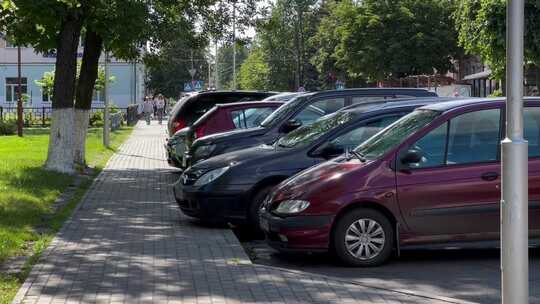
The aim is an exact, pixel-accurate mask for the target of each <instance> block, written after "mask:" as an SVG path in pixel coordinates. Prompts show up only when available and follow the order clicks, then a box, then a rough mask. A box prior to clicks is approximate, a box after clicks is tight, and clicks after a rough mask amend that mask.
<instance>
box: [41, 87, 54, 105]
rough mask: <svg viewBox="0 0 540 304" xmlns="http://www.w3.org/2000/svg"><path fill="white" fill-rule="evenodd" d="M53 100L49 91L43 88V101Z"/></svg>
mask: <svg viewBox="0 0 540 304" xmlns="http://www.w3.org/2000/svg"><path fill="white" fill-rule="evenodd" d="M51 100H52V99H51V96H50V95H49V94H48V93H47V92H45V90H41V101H42V102H43V103H50V102H51Z"/></svg>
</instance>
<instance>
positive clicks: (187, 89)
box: [184, 82, 193, 92]
mask: <svg viewBox="0 0 540 304" xmlns="http://www.w3.org/2000/svg"><path fill="white" fill-rule="evenodd" d="M191 91H193V87H192V86H191V83H190V82H186V83H184V92H191Z"/></svg>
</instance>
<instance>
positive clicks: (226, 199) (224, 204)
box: [173, 179, 251, 225]
mask: <svg viewBox="0 0 540 304" xmlns="http://www.w3.org/2000/svg"><path fill="white" fill-rule="evenodd" d="M202 188H205V187H202ZM202 188H196V187H194V186H187V185H183V183H182V180H181V179H180V180H179V181H177V182H176V183H175V184H174V188H173V192H174V197H175V199H176V202H177V203H178V207H180V210H182V212H183V213H184V214H185V215H187V216H190V217H194V218H198V219H201V220H203V221H208V222H216V223H231V224H237V225H240V224H245V223H246V218H247V203H246V202H247V199H246V198H247V197H248V195H249V190H250V188H251V185H246V186H243V185H240V186H235V185H232V186H229V187H228V188H227V189H219V190H212V189H205V190H202Z"/></svg>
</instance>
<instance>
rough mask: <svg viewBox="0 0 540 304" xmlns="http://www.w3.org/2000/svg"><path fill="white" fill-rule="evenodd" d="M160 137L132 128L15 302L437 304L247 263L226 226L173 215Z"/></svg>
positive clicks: (160, 129)
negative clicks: (214, 226) (222, 226)
mask: <svg viewBox="0 0 540 304" xmlns="http://www.w3.org/2000/svg"><path fill="white" fill-rule="evenodd" d="M164 140H165V132H164V126H158V125H157V124H156V122H153V125H151V126H146V125H145V124H139V125H138V126H137V127H136V129H135V131H134V133H133V135H132V136H131V137H130V139H129V140H128V141H127V142H126V143H125V144H124V145H123V146H122V148H121V149H120V151H119V152H118V153H117V154H116V155H115V156H113V157H112V159H111V161H110V162H109V164H108V166H107V168H106V169H105V170H104V171H103V172H102V173H101V174H100V176H99V177H98V178H97V179H96V181H95V183H94V184H93V186H92V187H91V189H90V190H89V192H88V193H87V195H86V197H85V198H84V199H83V201H82V202H81V204H80V205H79V207H78V209H77V210H76V211H75V212H74V214H73V217H72V218H71V219H70V220H69V221H67V222H66V224H65V225H64V227H63V229H62V230H61V231H60V233H59V234H58V236H57V237H56V238H55V239H54V241H53V242H52V243H51V245H50V246H49V248H48V249H47V250H46V251H45V253H44V255H43V257H42V258H41V259H40V261H39V263H38V264H37V265H36V266H35V267H34V269H33V270H32V272H31V274H30V276H29V277H28V279H27V280H26V282H25V283H24V285H23V286H22V288H21V289H20V290H19V293H18V294H17V296H16V298H15V300H14V303H198V304H203V303H208V304H220V303H445V301H438V300H435V299H432V298H428V297H420V296H415V295H410V294H406V293H402V292H395V291H390V290H383V289H376V288H369V287H365V286H359V285H353V284H348V283H344V282H340V281H336V280H333V279H330V278H328V277H323V276H317V275H311V274H303V273H292V272H288V271H281V270H279V269H275V268H270V267H265V266H256V265H253V264H251V262H250V261H249V259H248V257H247V256H246V254H245V252H244V251H243V249H242V247H241V245H240V243H239V242H238V240H237V239H236V237H235V236H234V234H233V233H232V232H231V231H230V230H229V229H218V228H208V227H204V226H202V225H199V224H197V223H196V222H194V221H192V220H190V219H189V218H187V217H185V216H184V215H182V214H181V212H180V211H179V210H178V208H177V206H176V204H175V203H174V198H173V195H172V190H171V184H172V183H173V182H174V181H175V179H176V178H178V175H177V173H175V172H174V171H175V170H174V169H171V168H170V167H169V166H168V165H167V163H166V161H165V155H164V149H163V144H164ZM359 271H361V270H359Z"/></svg>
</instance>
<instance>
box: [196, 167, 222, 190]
mask: <svg viewBox="0 0 540 304" xmlns="http://www.w3.org/2000/svg"><path fill="white" fill-rule="evenodd" d="M229 168H230V167H224V168H219V169H214V170H212V171H209V172H206V173H205V174H203V176H201V177H200V178H199V179H198V180H197V181H196V182H195V186H198V187H200V186H204V185H206V184H209V183H211V182H213V181H215V180H216V179H218V178H219V177H220V176H222V175H223V174H224V173H225V172H227V170H229Z"/></svg>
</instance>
